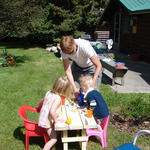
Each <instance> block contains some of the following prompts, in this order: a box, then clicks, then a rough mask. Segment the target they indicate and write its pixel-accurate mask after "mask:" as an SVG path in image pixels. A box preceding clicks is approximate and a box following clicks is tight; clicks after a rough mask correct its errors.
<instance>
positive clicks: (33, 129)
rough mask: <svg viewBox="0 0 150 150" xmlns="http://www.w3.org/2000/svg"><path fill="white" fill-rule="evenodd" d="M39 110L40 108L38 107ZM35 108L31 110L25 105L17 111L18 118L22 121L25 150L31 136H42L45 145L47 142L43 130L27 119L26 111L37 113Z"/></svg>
mask: <svg viewBox="0 0 150 150" xmlns="http://www.w3.org/2000/svg"><path fill="white" fill-rule="evenodd" d="M38 108H39V110H40V106H38ZM39 110H38V109H37V108H33V107H30V106H27V105H22V106H20V108H19V109H18V114H19V116H20V118H21V119H22V120H23V121H24V127H25V149H26V150H28V149H29V138H30V137H31V136H43V137H44V141H45V143H46V142H48V141H49V136H48V134H47V132H46V130H45V129H44V128H41V127H40V126H38V123H37V122H35V121H30V120H28V119H27V113H26V112H27V111H32V112H39Z"/></svg>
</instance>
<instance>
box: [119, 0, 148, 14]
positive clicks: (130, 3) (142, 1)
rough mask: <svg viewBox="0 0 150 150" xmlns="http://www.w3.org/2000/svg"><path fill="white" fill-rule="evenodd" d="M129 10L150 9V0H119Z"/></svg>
mask: <svg viewBox="0 0 150 150" xmlns="http://www.w3.org/2000/svg"><path fill="white" fill-rule="evenodd" d="M119 1H120V2H121V3H122V4H123V5H124V6H125V7H126V8H127V9H128V10H129V11H132V12H135V11H144V10H150V0H119Z"/></svg>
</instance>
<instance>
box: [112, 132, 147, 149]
mask: <svg viewBox="0 0 150 150" xmlns="http://www.w3.org/2000/svg"><path fill="white" fill-rule="evenodd" d="M143 133H148V134H150V131H149V130H140V131H139V132H137V133H136V135H135V137H134V139H133V143H126V144H123V145H121V146H119V147H116V148H115V149H114V150H141V149H140V148H138V147H137V146H136V145H135V144H136V140H137V137H138V136H140V135H141V134H143Z"/></svg>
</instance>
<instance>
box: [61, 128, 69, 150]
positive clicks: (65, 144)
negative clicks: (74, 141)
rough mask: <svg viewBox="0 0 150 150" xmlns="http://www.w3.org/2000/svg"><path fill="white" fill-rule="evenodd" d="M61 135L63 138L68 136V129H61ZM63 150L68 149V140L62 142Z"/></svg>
mask: <svg viewBox="0 0 150 150" xmlns="http://www.w3.org/2000/svg"><path fill="white" fill-rule="evenodd" d="M62 137H63V138H65V137H68V131H66V130H65V131H63V132H62ZM63 150H68V142H63Z"/></svg>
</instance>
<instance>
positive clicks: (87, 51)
mask: <svg viewBox="0 0 150 150" xmlns="http://www.w3.org/2000/svg"><path fill="white" fill-rule="evenodd" d="M75 43H76V44H77V46H78V49H77V51H76V53H74V54H65V53H63V52H62V53H61V56H62V59H68V58H69V59H72V60H73V61H74V62H75V63H76V64H77V65H78V66H80V67H82V68H85V67H89V66H91V65H93V63H92V62H91V60H90V58H91V57H92V56H93V55H94V54H95V55H97V54H96V52H95V50H94V49H93V47H92V46H91V44H90V42H89V41H86V40H84V39H75Z"/></svg>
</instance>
